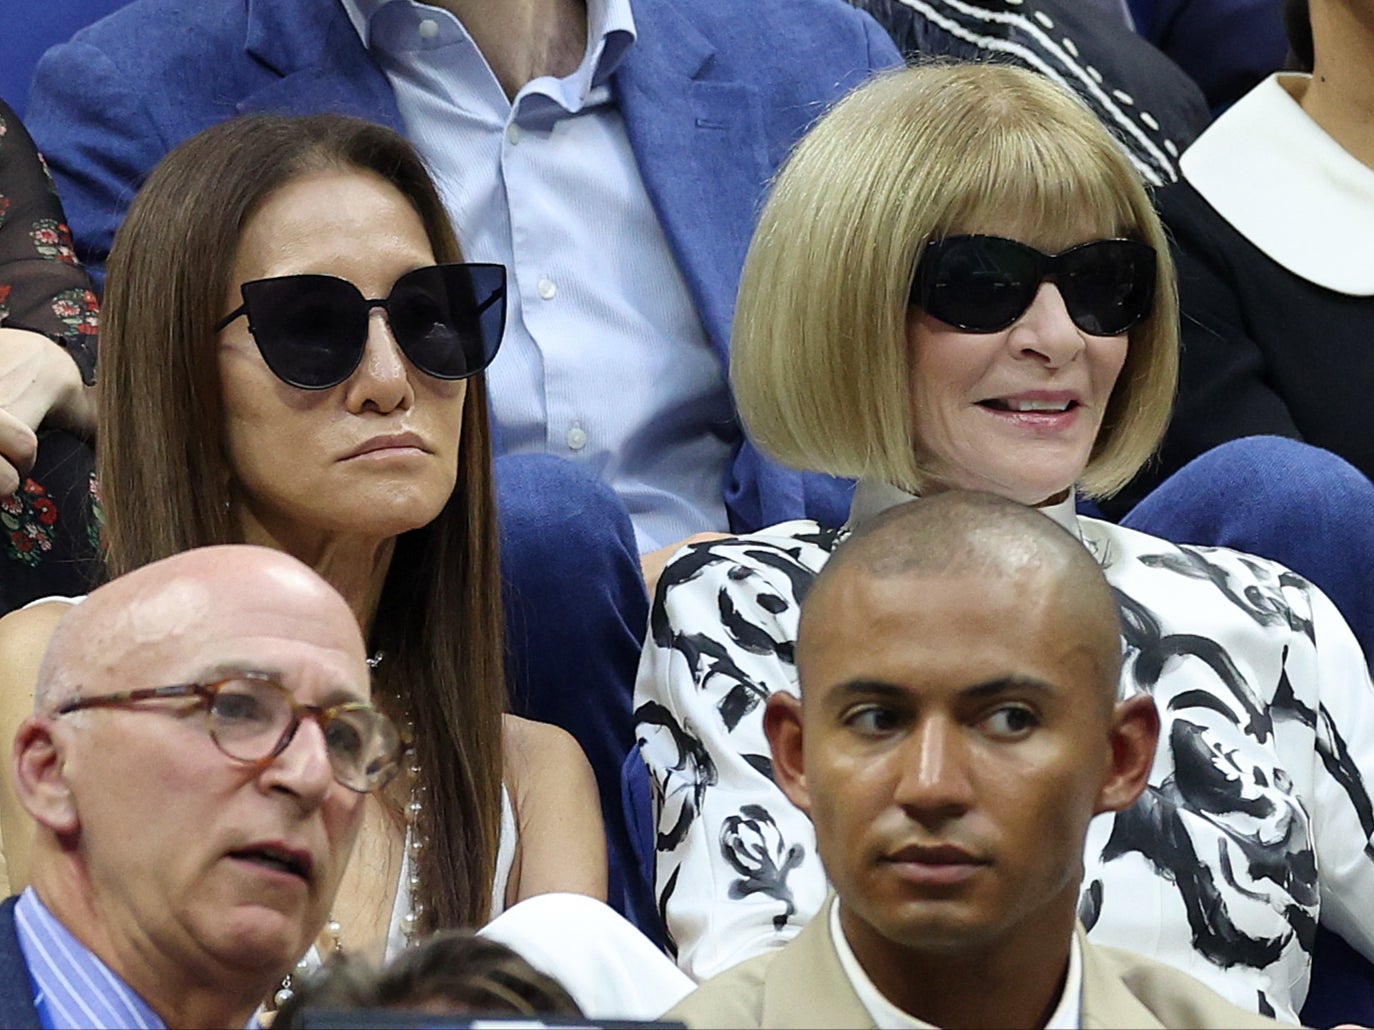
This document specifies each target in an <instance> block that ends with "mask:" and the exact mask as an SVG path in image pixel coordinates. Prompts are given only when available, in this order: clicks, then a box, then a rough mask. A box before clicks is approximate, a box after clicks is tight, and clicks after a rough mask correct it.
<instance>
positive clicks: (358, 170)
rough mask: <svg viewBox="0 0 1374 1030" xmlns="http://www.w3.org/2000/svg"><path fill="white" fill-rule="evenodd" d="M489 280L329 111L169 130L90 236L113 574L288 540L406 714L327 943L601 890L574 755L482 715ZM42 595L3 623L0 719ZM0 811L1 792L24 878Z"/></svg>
mask: <svg viewBox="0 0 1374 1030" xmlns="http://www.w3.org/2000/svg"><path fill="white" fill-rule="evenodd" d="M504 290H505V281H504V270H503V269H501V268H500V266H491V265H471V264H465V263H464V262H463V260H462V254H461V252H460V250H459V247H458V244H457V241H456V239H455V236H454V233H453V230H452V227H451V225H450V223H449V221H448V217H447V215H446V213H445V211H444V207H443V205H442V203H441V201H440V199H439V197H438V194H437V193H436V191H435V188H434V186H433V184H432V182H431V181H430V178H429V176H428V174H427V172H426V171H425V168H424V166H423V164H422V162H421V161H420V159H419V157H418V156H417V155H416V154H415V152H414V150H413V149H412V148H411V146H410V145H409V144H408V143H407V142H406V141H405V140H404V139H403V138H401V137H400V136H399V135H398V134H396V133H394V132H392V131H390V130H387V129H384V128H381V127H378V126H375V125H372V124H370V123H367V122H363V121H359V120H356V119H350V118H345V117H341V116H333V115H322V116H312V117H305V118H291V117H283V116H269V115H254V116H248V117H245V118H241V119H236V120H233V121H230V122H226V123H223V124H221V125H218V126H215V127H213V128H211V129H208V130H206V131H205V132H203V133H201V134H200V135H199V136H197V137H194V138H192V139H191V140H189V141H187V142H186V143H185V144H183V145H182V146H180V147H178V148H177V149H176V150H175V151H173V152H172V153H171V154H170V155H168V157H167V158H166V159H165V160H164V161H163V162H162V164H160V165H159V166H158V167H157V168H156V169H155V170H154V172H153V173H152V175H150V176H149V179H148V181H147V183H146V185H145V186H144V188H143V189H142V190H141V192H140V193H139V196H138V197H137V199H136V200H135V202H134V204H133V206H132V207H131V208H130V211H129V215H128V217H127V219H126V221H125V222H124V224H123V227H122V228H121V230H120V233H119V236H118V238H117V240H116V244H115V248H114V250H113V252H112V255H111V261H110V265H109V277H108V289H107V294H106V298H105V319H106V320H105V325H104V336H103V345H102V360H103V366H102V385H101V396H100V405H101V407H100V425H101V440H100V447H99V454H98V469H99V472H100V478H101V483H102V488H103V494H104V502H105V510H106V519H107V522H106V527H105V532H106V550H107V562H108V572H109V574H110V575H119V574H120V573H122V572H124V571H127V570H129V569H132V568H136V567H138V566H140V565H143V564H146V563H147V562H150V561H154V560H156V559H158V558H161V557H163V556H165V555H168V554H173V553H176V552H178V551H182V550H185V549H188V548H191V547H197V546H202V545H205V544H213V543H224V542H234V541H247V542H253V543H260V544H266V545H268V546H273V547H277V548H280V549H282V550H285V551H288V552H290V553H292V554H293V555H295V556H296V557H298V558H300V559H301V560H303V561H305V562H306V563H307V564H309V565H311V566H312V567H314V568H315V569H317V570H318V571H319V572H320V573H321V574H322V575H324V577H325V578H326V579H327V580H329V581H330V582H331V583H332V584H333V585H334V586H335V587H336V588H337V589H339V591H340V592H341V593H342V594H343V595H344V597H345V598H346V599H347V600H348V601H349V603H350V605H351V606H352V607H353V610H354V612H355V613H356V614H357V616H358V620H359V623H360V625H361V626H362V628H363V631H364V634H365V637H366V638H367V640H368V644H369V647H370V648H371V649H372V662H373V664H374V677H375V682H374V698H375V700H376V703H377V704H378V706H379V707H381V708H383V710H385V711H386V712H387V713H388V714H390V715H392V716H393V717H394V718H396V720H397V721H398V722H401V723H405V724H408V725H409V726H410V727H411V733H412V737H413V741H414V752H413V768H412V776H411V777H410V778H409V779H407V778H405V777H402V778H400V780H399V781H398V784H397V785H396V786H395V787H394V788H393V789H391V790H390V792H387V793H384V794H379V795H377V796H376V797H374V798H370V799H369V801H368V808H367V815H366V816H365V819H364V825H363V830H362V833H361V834H360V837H359V845H358V849H357V851H356V852H355V855H354V859H353V861H352V862H351V864H350V867H349V872H348V874H347V876H346V878H345V881H344V883H343V886H342V889H341V890H340V892H339V898H338V901H337V902H336V906H335V910H334V913H333V918H332V919H331V922H330V924H329V927H328V929H327V931H326V935H325V938H324V939H323V940H322V941H321V944H322V945H324V946H325V947H326V948H331V949H337V948H347V949H350V950H352V949H358V948H361V949H363V950H368V951H372V952H373V953H374V954H380V953H381V952H382V951H383V950H395V947H396V946H398V945H399V944H400V943H401V942H403V941H404V940H407V939H408V938H410V937H411V936H413V935H414V934H416V933H419V932H424V931H428V930H432V929H435V928H439V927H451V926H471V925H479V924H481V923H483V922H485V921H486V920H487V919H488V918H490V916H491V915H492V914H493V912H494V911H499V910H500V909H501V908H502V907H503V906H504V905H505V904H507V903H513V902H514V901H517V900H519V899H521V898H523V897H527V896H529V895H532V894H538V893H543V892H547V891H552V890H563V891H575V892H581V893H587V894H591V895H593V896H597V897H604V894H605V889H606V883H605V876H606V870H605V841H604V835H603V832H602V828H601V821H600V815H599V811H598V808H597V803H596V796H595V786H594V783H593V780H592V776H591V773H590V770H589V769H588V767H587V764H586V760H585V758H583V756H582V755H581V752H580V750H579V749H578V748H577V745H576V744H575V743H574V742H573V741H572V739H571V738H570V737H568V736H567V735H566V734H564V733H563V732H562V731H560V730H556V729H554V728H552V727H549V726H545V725H542V724H536V723H530V722H527V721H525V720H520V719H516V718H514V717H512V716H509V715H503V710H504V707H505V703H506V692H505V682H504V676H503V666H502V661H503V653H502V646H503V645H502V626H501V610H500V580H499V572H498V554H497V535H496V522H495V512H494V507H493V500H492V481H491V456H490V440H489V430H488V421H487V397H486V387H485V383H484V379H483V375H482V370H483V369H484V368H485V367H486V365H487V364H488V363H489V362H490V360H491V358H492V357H493V356H494V354H495V351H496V347H497V346H498V345H499V341H500V334H501V329H502V323H503V319H504ZM53 609H56V610H55V611H54V610H53ZM60 610H61V606H60V605H55V606H38V607H35V608H31V609H28V610H26V611H23V612H20V613H16V615H14V616H12V617H11V618H10V619H7V620H6V621H5V622H4V623H0V656H3V657H6V658H9V659H10V661H9V662H8V663H6V664H4V665H3V669H0V679H3V682H0V690H3V695H2V696H3V702H0V703H2V704H3V705H4V708H5V713H6V715H7V716H9V717H13V716H15V715H22V710H23V709H24V708H25V707H26V706H27V698H28V697H29V696H31V695H30V694H29V688H30V687H31V683H32V670H33V668H34V666H35V664H36V662H37V660H38V657H39V655H41V652H42V646H43V643H44V642H45V641H46V637H47V634H48V632H50V629H51V625H52V622H53V621H54V620H55V616H57V615H60ZM13 816H14V813H13V810H12V806H11V805H10V801H9V798H8V797H6V798H5V800H4V801H3V802H0V817H3V829H4V834H5V838H6V850H7V856H8V859H9V862H10V871H11V876H12V878H14V879H15V880H16V881H17V882H22V879H23V874H24V869H23V866H24V849H23V846H22V840H21V839H19V838H21V837H22V835H23V823H22V821H21V820H19V819H18V818H15V817H13ZM131 832H136V829H135V828H131Z"/></svg>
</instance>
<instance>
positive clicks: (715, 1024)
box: [663, 951, 778, 1030]
mask: <svg viewBox="0 0 1374 1030" xmlns="http://www.w3.org/2000/svg"><path fill="white" fill-rule="evenodd" d="M777 954H778V953H777V952H775V951H774V952H769V953H767V954H764V955H755V956H754V957H753V958H751V959H746V960H745V961H743V962H741V963H740V964H739V965H737V966H732V967H731V968H729V969H727V970H726V971H725V972H723V973H718V974H717V975H715V976H713V977H711V979H709V980H707V981H705V982H704V983H702V985H701V986H700V987H698V988H697V989H696V990H695V991H693V992H692V993H691V994H689V995H687V997H685V998H683V999H682V1000H681V1001H680V1002H678V1003H677V1004H676V1005H675V1006H673V1008H672V1009H670V1010H669V1011H668V1013H667V1014H666V1015H665V1016H664V1017H663V1018H664V1019H667V1020H672V1019H679V1020H681V1021H682V1022H684V1023H686V1024H687V1025H688V1026H689V1027H691V1028H692V1030H716V1028H719V1030H728V1028H730V1027H741V1028H744V1027H759V1026H762V1025H763V1023H762V1019H763V996H764V981H765V979H766V977H767V975H768V966H769V965H770V964H771V963H772V961H773V959H774V958H775V957H776V956H777Z"/></svg>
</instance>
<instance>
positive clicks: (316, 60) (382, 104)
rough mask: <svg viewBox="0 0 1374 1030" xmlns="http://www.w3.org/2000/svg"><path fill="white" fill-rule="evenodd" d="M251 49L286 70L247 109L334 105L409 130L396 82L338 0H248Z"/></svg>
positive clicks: (306, 110) (309, 109)
mask: <svg viewBox="0 0 1374 1030" xmlns="http://www.w3.org/2000/svg"><path fill="white" fill-rule="evenodd" d="M244 51H245V53H246V54H247V55H248V56H249V57H250V58H251V59H252V60H254V61H256V62H257V63H259V64H261V65H263V66H264V67H266V68H267V69H269V70H270V71H272V72H275V73H276V75H277V76H278V78H276V79H274V80H273V81H272V82H270V83H268V84H267V85H266V86H264V87H262V88H261V89H258V90H257V91H255V92H253V93H250V94H249V95H248V96H246V97H244V98H243V99H242V100H240V101H239V103H238V105H237V106H238V111H239V113H240V114H242V113H246V112H249V111H276V112H280V113H283V114H319V113H322V112H334V113H338V114H351V115H355V116H357V117H359V118H366V119H368V120H369V121H374V122H380V123H382V124H383V125H387V126H389V127H391V128H393V129H395V130H396V131H397V132H402V133H403V132H405V124H404V123H403V122H402V120H401V112H400V111H399V110H398V109H397V107H396V98H395V96H394V95H393V93H392V92H391V84H390V83H389V82H387V79H386V76H385V75H384V74H383V73H382V70H381V69H380V68H379V67H377V63H376V62H375V61H373V60H372V56H371V55H370V54H369V53H368V52H367V50H366V48H365V47H364V46H363V43H362V40H361V39H359V38H358V34H357V32H355V31H354V29H353V24H352V22H350V21H349V20H348V15H347V14H346V13H345V12H344V9H343V7H342V6H341V5H340V4H339V3H338V2H337V0H248V32H247V34H246V36H245V39H244Z"/></svg>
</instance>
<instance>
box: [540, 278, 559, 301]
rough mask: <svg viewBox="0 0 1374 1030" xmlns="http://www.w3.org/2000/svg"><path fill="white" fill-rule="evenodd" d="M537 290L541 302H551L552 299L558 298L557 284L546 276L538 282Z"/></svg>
mask: <svg viewBox="0 0 1374 1030" xmlns="http://www.w3.org/2000/svg"><path fill="white" fill-rule="evenodd" d="M537 289H538V290H539V296H540V298H541V299H543V300H553V299H554V297H557V296H558V284H557V283H556V282H554V281H553V280H552V279H550V278H549V277H548V276H545V277H544V278H542V279H540V280H539V286H538V287H537Z"/></svg>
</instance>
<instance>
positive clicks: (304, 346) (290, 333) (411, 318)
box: [215, 263, 506, 390]
mask: <svg viewBox="0 0 1374 1030" xmlns="http://www.w3.org/2000/svg"><path fill="white" fill-rule="evenodd" d="M239 289H240V292H241V293H242V295H243V303H242V304H241V305H239V306H238V307H237V308H235V309H234V310H233V311H231V312H230V313H229V314H227V315H225V316H224V317H223V318H222V319H220V320H219V321H218V322H217V323H215V332H219V331H220V330H221V329H223V328H224V327H225V326H227V325H228V324H229V323H230V322H232V321H234V319H236V318H238V317H239V316H240V315H247V316H248V331H249V332H250V333H252V334H253V339H254V341H255V342H256V343H257V345H258V351H259V352H260V353H261V354H262V360H263V361H265V362H266V363H267V367H268V368H270V369H271V370H272V373H273V374H274V375H275V376H276V377H277V378H278V379H280V380H282V382H285V383H289V384H290V385H291V386H295V387H298V388H299V389H302V390H325V389H328V388H329V387H331V386H338V385H339V384H340V383H342V382H343V381H344V380H345V379H347V378H348V377H349V376H351V375H352V374H353V370H354V369H356V368H357V367H358V364H359V362H361V361H362V359H363V351H364V349H365V348H366V347H367V322H368V318H369V317H370V316H371V313H372V309H373V308H382V309H383V310H385V311H386V317H387V321H388V323H390V325H391V333H392V335H393V336H395V337H396V342H397V343H398V344H399V345H400V347H401V351H402V353H404V354H405V356H406V357H407V358H408V359H409V360H410V363H411V364H412V365H414V366H415V367H416V368H418V369H419V370H420V371H421V372H424V373H425V374H426V375H431V376H434V377H435V378H436V379H465V378H467V377H468V376H470V375H475V374H476V373H478V372H480V371H482V370H483V369H484V368H486V367H487V366H488V365H490V364H491V362H492V359H493V358H495V357H496V351H497V348H499V347H500V346H501V334H502V332H503V331H504V330H505V325H506V268H505V266H504V265H491V264H472V263H455V264H447V265H430V266H428V267H425V268H417V269H415V270H413V271H410V272H407V273H406V274H405V275H403V276H401V277H400V278H399V279H397V280H396V283H395V285H393V286H392V287H391V294H390V295H389V296H387V297H380V298H372V299H369V298H367V297H364V296H363V295H362V293H361V292H360V291H359V290H358V288H357V287H356V286H354V285H353V284H352V283H351V282H349V281H348V280H347V279H340V278H338V277H337V276H332V275H281V276H276V277H274V278H271V279H255V280H253V281H252V282H246V283H244V284H243V285H242V286H241V287H240V288H239Z"/></svg>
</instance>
